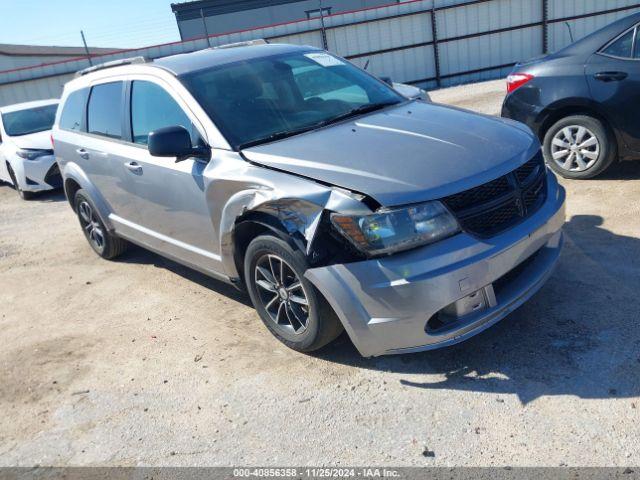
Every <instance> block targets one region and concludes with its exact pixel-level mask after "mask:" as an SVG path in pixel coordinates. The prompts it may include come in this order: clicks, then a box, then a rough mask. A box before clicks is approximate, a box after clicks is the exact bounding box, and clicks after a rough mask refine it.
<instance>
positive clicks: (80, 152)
mask: <svg viewBox="0 0 640 480" xmlns="http://www.w3.org/2000/svg"><path fill="white" fill-rule="evenodd" d="M76 153H77V154H78V155H79V156H80V158H84V159H85V160H89V152H87V151H86V150H85V149H84V148H79V149H77V150H76Z"/></svg>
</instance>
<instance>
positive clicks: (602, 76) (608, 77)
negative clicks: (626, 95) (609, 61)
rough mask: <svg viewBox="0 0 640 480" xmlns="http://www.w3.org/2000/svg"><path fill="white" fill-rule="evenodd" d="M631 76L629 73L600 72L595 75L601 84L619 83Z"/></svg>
mask: <svg viewBox="0 0 640 480" xmlns="http://www.w3.org/2000/svg"><path fill="white" fill-rule="evenodd" d="M628 76H629V74H628V73H627V72H598V73H596V74H595V75H594V77H595V78H596V80H600V81H601V82H619V81H621V80H624V79H625V78H627V77H628Z"/></svg>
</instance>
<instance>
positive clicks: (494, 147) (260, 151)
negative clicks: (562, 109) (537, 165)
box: [242, 102, 539, 206]
mask: <svg viewBox="0 0 640 480" xmlns="http://www.w3.org/2000/svg"><path fill="white" fill-rule="evenodd" d="M538 148H539V143H538V141H537V139H535V137H534V136H533V134H532V133H531V131H530V130H529V129H528V127H526V126H524V125H521V124H518V123H515V122H511V121H508V120H503V119H500V118H495V117H489V116H485V115H478V114H475V113H471V112H468V111H465V110H461V109H456V108H451V107H446V106H443V105H435V104H428V103H423V102H410V103H406V104H402V105H399V106H394V107H391V108H388V109H386V110H383V111H380V112H376V113H373V114H370V115H366V116H362V117H358V118H356V119H353V120H350V121H347V122H343V123H340V124H336V125H333V126H330V127H326V128H322V129H319V130H315V131H311V132H307V133H304V134H301V135H297V136H295V137H291V138H287V139H284V140H280V141H278V142H273V143H270V144H267V145H260V146H257V147H252V148H248V149H246V150H243V152H242V153H243V155H244V156H245V157H246V158H247V159H248V160H250V161H252V162H254V163H258V164H261V165H264V166H267V167H271V168H275V169H278V170H282V171H286V172H290V173H293V174H297V175H301V176H304V177H308V178H311V179H314V180H318V181H321V182H325V183H330V184H332V185H335V186H339V187H343V188H347V189H350V190H353V191H356V192H359V193H364V194H366V195H368V196H370V197H372V198H374V199H375V200H376V201H377V202H378V203H380V204H381V205H384V206H397V205H404V204H410V203H416V202H421V201H426V200H432V199H436V198H441V197H444V196H447V195H450V194H452V193H457V192H460V191H462V190H466V189H468V188H472V187H474V186H477V185H480V184H482V183H485V182H487V181H489V180H492V179H494V178H497V177H499V176H501V175H504V174H506V173H508V172H510V171H511V170H513V169H514V168H516V167H517V166H519V165H521V164H522V163H524V162H526V161H527V160H528V159H530V158H531V157H532V156H533V155H534V154H535V152H536V151H537V149H538Z"/></svg>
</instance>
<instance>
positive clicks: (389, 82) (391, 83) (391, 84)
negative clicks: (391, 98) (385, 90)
mask: <svg viewBox="0 0 640 480" xmlns="http://www.w3.org/2000/svg"><path fill="white" fill-rule="evenodd" d="M380 80H382V81H383V82H384V83H386V84H387V85H389V86H391V87H393V80H391V77H380Z"/></svg>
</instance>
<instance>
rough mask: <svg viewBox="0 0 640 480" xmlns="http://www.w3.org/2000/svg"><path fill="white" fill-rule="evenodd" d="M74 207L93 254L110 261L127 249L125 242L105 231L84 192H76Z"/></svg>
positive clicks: (95, 210)
mask: <svg viewBox="0 0 640 480" xmlns="http://www.w3.org/2000/svg"><path fill="white" fill-rule="evenodd" d="M74 206H75V211H76V213H77V215H78V220H79V221H80V226H81V227H82V231H83V233H84V236H85V238H86V239H87V241H88V242H89V245H90V246H91V248H92V249H93V251H94V252H96V253H97V254H98V255H99V256H101V257H102V258H104V259H106V260H111V259H113V258H116V257H117V256H119V255H121V254H122V253H123V252H124V251H125V250H126V249H127V247H128V245H129V244H128V243H127V241H126V240H123V239H122V238H120V237H117V236H116V235H114V234H112V233H110V232H109V231H108V230H107V228H106V227H105V225H104V223H102V220H101V219H100V216H99V215H98V214H97V209H96V207H95V205H94V204H93V202H92V201H91V198H89V195H87V194H86V193H85V191H84V190H82V189H80V190H78V191H77V192H76V195H75V198H74Z"/></svg>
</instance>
